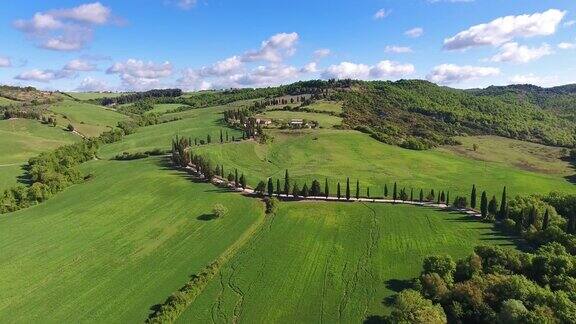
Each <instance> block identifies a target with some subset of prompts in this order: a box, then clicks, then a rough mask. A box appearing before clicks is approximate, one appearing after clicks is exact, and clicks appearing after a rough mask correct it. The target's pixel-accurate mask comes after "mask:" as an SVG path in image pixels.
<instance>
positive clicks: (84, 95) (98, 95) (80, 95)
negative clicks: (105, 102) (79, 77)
mask: <svg viewBox="0 0 576 324" xmlns="http://www.w3.org/2000/svg"><path fill="white" fill-rule="evenodd" d="M66 94H67V95H69V96H71V97H73V98H75V99H78V100H91V99H102V98H116V97H120V96H122V95H125V94H129V92H68V93H66Z"/></svg>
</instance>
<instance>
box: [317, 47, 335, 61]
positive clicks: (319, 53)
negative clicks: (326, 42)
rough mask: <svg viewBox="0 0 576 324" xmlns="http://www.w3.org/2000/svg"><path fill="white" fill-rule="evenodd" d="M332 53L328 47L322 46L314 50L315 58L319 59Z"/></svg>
mask: <svg viewBox="0 0 576 324" xmlns="http://www.w3.org/2000/svg"><path fill="white" fill-rule="evenodd" d="M331 54H332V51H331V50H329V49H328V48H320V49H317V50H315V51H314V59H315V60H319V59H322V58H325V57H327V56H330V55H331Z"/></svg>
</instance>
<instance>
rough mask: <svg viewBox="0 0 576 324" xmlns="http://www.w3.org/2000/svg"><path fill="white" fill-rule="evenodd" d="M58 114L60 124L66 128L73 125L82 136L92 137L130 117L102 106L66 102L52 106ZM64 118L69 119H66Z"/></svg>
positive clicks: (52, 109)
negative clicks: (69, 124)
mask: <svg viewBox="0 0 576 324" xmlns="http://www.w3.org/2000/svg"><path fill="white" fill-rule="evenodd" d="M50 110H51V111H53V112H54V113H56V114H58V115H59V117H60V118H58V123H59V124H60V125H62V126H64V127H66V126H67V125H68V123H71V124H72V125H73V126H74V128H75V129H76V130H77V131H78V132H80V133H81V134H83V135H85V136H88V137H92V136H98V135H100V134H101V133H102V132H105V131H107V130H110V128H111V127H115V126H116V125H117V124H118V122H119V121H121V120H125V119H127V118H128V117H127V116H125V115H122V114H120V113H117V112H115V111H113V110H109V109H106V108H104V107H101V106H97V105H92V104H88V103H82V102H77V101H72V100H64V101H62V102H59V103H56V104H54V105H51V106H50ZM63 116H66V117H67V118H66V119H64V118H63Z"/></svg>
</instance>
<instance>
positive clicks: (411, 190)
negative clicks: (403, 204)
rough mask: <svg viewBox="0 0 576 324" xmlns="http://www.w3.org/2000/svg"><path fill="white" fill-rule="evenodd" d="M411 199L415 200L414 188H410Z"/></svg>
mask: <svg viewBox="0 0 576 324" xmlns="http://www.w3.org/2000/svg"><path fill="white" fill-rule="evenodd" d="M410 201H414V188H410Z"/></svg>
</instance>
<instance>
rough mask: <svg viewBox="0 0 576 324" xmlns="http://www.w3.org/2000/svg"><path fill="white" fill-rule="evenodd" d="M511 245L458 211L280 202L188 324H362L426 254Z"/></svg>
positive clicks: (192, 309)
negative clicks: (273, 214)
mask: <svg viewBox="0 0 576 324" xmlns="http://www.w3.org/2000/svg"><path fill="white" fill-rule="evenodd" d="M478 244H497V245H503V246H513V243H512V242H511V241H509V240H508V239H506V238H505V237H503V236H501V235H500V234H498V233H496V232H494V231H493V230H492V225H490V224H486V223H481V222H476V221H473V220H470V219H468V218H467V217H465V216H463V215H460V214H453V213H448V212H442V211H437V210H434V209H427V208H421V207H413V206H400V205H383V204H364V203H314V202H299V203H283V204H282V205H281V207H280V210H279V212H278V213H277V214H276V216H274V217H272V218H269V219H268V220H267V222H266V223H265V225H264V226H263V227H262V229H261V231H260V232H259V233H258V234H257V235H256V236H255V237H254V238H253V239H252V241H251V242H250V243H249V244H247V245H246V246H245V247H244V248H243V249H241V250H240V251H239V252H238V253H237V254H236V256H235V257H234V258H233V259H232V260H231V261H230V262H228V264H227V265H226V266H225V267H224V269H222V271H221V273H220V277H219V278H218V279H215V280H213V281H212V282H211V283H210V285H209V286H208V287H207V288H206V290H205V291H204V292H203V293H202V295H200V296H199V297H198V298H197V299H196V300H195V302H194V303H192V304H191V305H190V306H189V307H188V309H187V311H186V312H185V313H184V314H183V315H182V316H181V317H180V321H179V322H181V323H207V322H213V323H237V322H240V323H242V322H244V323H321V322H327V323H337V322H344V323H360V322H362V321H363V320H364V319H366V317H368V316H369V315H376V314H383V313H385V311H386V309H385V307H383V305H382V302H383V301H384V300H385V298H386V297H389V296H390V295H392V294H393V293H394V292H395V291H398V290H399V289H401V288H403V287H405V286H406V284H407V282H406V281H407V280H408V279H410V278H412V277H414V276H417V275H418V273H419V271H420V266H421V262H422V260H423V258H424V257H426V256H427V255H429V254H449V255H451V256H453V257H462V256H465V255H467V254H469V253H470V252H471V251H472V249H473V247H474V246H475V245H478Z"/></svg>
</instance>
